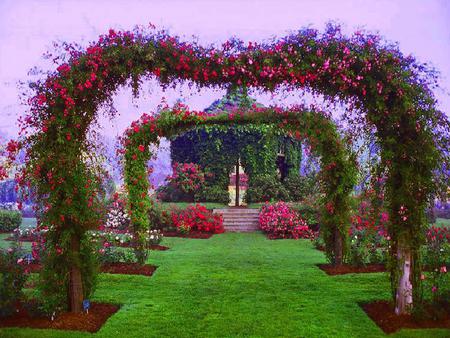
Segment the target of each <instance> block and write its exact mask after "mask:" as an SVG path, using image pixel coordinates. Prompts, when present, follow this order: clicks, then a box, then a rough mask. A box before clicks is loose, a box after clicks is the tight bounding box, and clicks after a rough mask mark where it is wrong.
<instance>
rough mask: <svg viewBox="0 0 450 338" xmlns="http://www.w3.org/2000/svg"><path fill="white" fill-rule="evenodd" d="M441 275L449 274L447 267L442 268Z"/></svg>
mask: <svg viewBox="0 0 450 338" xmlns="http://www.w3.org/2000/svg"><path fill="white" fill-rule="evenodd" d="M441 273H447V267H446V266H445V265H444V266H441Z"/></svg>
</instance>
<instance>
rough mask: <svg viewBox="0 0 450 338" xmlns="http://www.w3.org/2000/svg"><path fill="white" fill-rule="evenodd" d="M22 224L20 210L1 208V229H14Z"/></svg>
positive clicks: (5, 230) (8, 230)
mask: <svg viewBox="0 0 450 338" xmlns="http://www.w3.org/2000/svg"><path fill="white" fill-rule="evenodd" d="M21 224H22V214H21V213H20V211H12V210H0V231H3V232H10V231H14V230H15V229H16V228H18V227H19V226H20V225H21Z"/></svg>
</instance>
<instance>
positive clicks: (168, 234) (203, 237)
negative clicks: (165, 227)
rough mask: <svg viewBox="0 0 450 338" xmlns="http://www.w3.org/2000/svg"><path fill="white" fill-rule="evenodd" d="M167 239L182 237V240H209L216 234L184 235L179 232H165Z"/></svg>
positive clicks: (191, 233)
mask: <svg viewBox="0 0 450 338" xmlns="http://www.w3.org/2000/svg"><path fill="white" fill-rule="evenodd" d="M163 235H164V236H165V237H181V238H196V239H208V238H211V237H212V236H213V235H214V234H213V233H210V232H200V231H191V232H189V233H187V234H182V233H179V232H177V231H163Z"/></svg>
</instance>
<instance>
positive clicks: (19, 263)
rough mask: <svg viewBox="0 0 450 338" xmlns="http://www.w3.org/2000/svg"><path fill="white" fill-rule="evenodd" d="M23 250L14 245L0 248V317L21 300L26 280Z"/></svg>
mask: <svg viewBox="0 0 450 338" xmlns="http://www.w3.org/2000/svg"><path fill="white" fill-rule="evenodd" d="M23 255H24V253H23V251H22V250H21V249H20V248H19V247H17V246H14V247H12V248H9V249H8V250H0V276H1V283H0V317H2V316H8V315H10V314H12V313H13V312H14V310H15V307H16V305H17V302H19V301H20V300H22V298H23V293H22V288H23V286H24V284H25V282H26V280H27V277H28V276H27V273H26V269H25V264H26V263H25V260H24V259H23Z"/></svg>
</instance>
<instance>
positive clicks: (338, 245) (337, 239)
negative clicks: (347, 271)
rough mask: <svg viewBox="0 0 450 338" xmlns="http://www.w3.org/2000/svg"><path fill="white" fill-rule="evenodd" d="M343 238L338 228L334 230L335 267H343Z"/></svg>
mask: <svg viewBox="0 0 450 338" xmlns="http://www.w3.org/2000/svg"><path fill="white" fill-rule="evenodd" d="M342 261H343V258H342V236H341V232H340V231H339V229H338V227H336V228H335V230H334V265H342V263H343V262H342Z"/></svg>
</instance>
